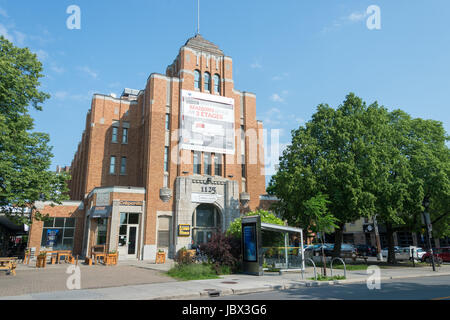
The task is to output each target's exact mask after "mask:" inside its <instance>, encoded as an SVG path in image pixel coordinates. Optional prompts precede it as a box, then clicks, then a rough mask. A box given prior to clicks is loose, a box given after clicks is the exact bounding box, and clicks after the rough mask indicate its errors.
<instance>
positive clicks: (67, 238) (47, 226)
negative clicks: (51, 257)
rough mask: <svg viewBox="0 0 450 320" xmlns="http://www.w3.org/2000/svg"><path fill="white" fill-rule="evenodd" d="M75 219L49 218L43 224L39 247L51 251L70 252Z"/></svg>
mask: <svg viewBox="0 0 450 320" xmlns="http://www.w3.org/2000/svg"><path fill="white" fill-rule="evenodd" d="M74 235H75V218H50V220H48V221H45V222H44V228H43V230H42V239H41V247H44V248H52V249H53V250H72V249H73V238H74Z"/></svg>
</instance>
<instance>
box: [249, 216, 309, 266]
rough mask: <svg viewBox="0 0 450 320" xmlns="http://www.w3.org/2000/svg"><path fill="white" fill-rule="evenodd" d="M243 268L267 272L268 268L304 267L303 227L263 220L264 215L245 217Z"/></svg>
mask: <svg viewBox="0 0 450 320" xmlns="http://www.w3.org/2000/svg"><path fill="white" fill-rule="evenodd" d="M241 241H242V252H243V254H242V259H243V261H242V262H243V271H244V273H247V274H252V275H263V274H264V268H267V269H268V270H271V269H277V270H278V271H280V272H282V271H286V270H304V269H305V261H304V245H303V230H302V229H300V228H293V227H289V226H280V225H275V224H270V223H264V222H261V217H260V216H250V217H243V218H242V239H241Z"/></svg>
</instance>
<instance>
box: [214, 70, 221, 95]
mask: <svg viewBox="0 0 450 320" xmlns="http://www.w3.org/2000/svg"><path fill="white" fill-rule="evenodd" d="M214 93H218V94H220V76H219V75H218V74H217V73H216V74H215V75H214Z"/></svg>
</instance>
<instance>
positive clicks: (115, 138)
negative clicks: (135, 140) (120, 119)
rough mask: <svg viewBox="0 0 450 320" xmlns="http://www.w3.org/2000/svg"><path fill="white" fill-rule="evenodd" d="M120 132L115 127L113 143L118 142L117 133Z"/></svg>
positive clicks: (113, 129)
mask: <svg viewBox="0 0 450 320" xmlns="http://www.w3.org/2000/svg"><path fill="white" fill-rule="evenodd" d="M118 132H119V128H117V127H113V128H112V140H111V141H112V142H114V143H116V142H117V133H118Z"/></svg>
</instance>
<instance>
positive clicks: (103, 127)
mask: <svg viewBox="0 0 450 320" xmlns="http://www.w3.org/2000/svg"><path fill="white" fill-rule="evenodd" d="M262 130H263V125H262V122H260V121H258V120H256V96H255V95H254V94H252V93H249V92H245V91H238V90H236V89H235V88H234V82H233V61H232V59H231V58H230V57H229V56H226V55H225V54H224V53H223V52H222V50H220V49H219V48H218V47H217V46H216V45H215V44H213V43H211V42H209V41H207V40H205V39H204V38H203V37H202V36H201V35H199V34H198V35H196V36H195V37H192V38H190V39H189V40H188V41H187V42H186V43H185V45H184V46H182V47H181V48H180V50H179V52H178V55H177V57H176V58H175V60H174V61H173V63H172V64H171V65H169V66H168V67H167V69H166V74H165V75H162V74H157V73H153V74H151V75H150V76H149V77H148V79H147V83H146V84H145V87H144V89H142V90H132V89H125V90H124V91H123V94H122V95H121V97H120V98H116V97H114V96H112V95H102V94H95V95H94V96H93V98H92V104H91V109H90V110H89V111H88V113H87V116H86V128H85V131H84V132H83V134H82V138H81V142H80V143H79V145H78V150H77V151H76V154H75V156H74V159H73V161H72V163H71V166H70V169H69V168H67V169H63V170H70V173H71V175H72V180H71V181H70V182H69V187H70V197H71V199H72V200H71V201H67V202H65V203H63V205H58V206H54V207H52V206H50V204H49V203H38V204H37V205H38V206H39V208H40V210H41V212H43V213H48V214H50V216H51V217H52V218H54V219H51V220H50V221H48V222H45V223H42V222H36V223H34V224H33V225H32V227H31V229H30V242H29V247H34V248H36V251H37V252H38V251H39V250H41V249H42V248H49V247H52V248H54V247H58V248H62V247H64V248H69V249H73V251H74V253H75V254H80V255H82V256H83V255H88V254H89V252H90V251H89V250H90V248H91V247H92V246H93V245H98V244H105V245H106V246H107V247H108V250H109V251H113V250H118V252H119V258H120V259H126V258H130V259H143V260H154V259H155V255H156V252H157V250H164V251H166V252H168V253H169V256H173V255H174V253H175V252H176V251H177V250H178V249H180V248H182V247H189V246H190V245H191V244H192V243H194V244H200V243H203V242H205V241H208V239H209V238H210V237H211V235H212V233H213V232H215V231H219V230H220V231H224V230H226V229H227V227H228V225H229V223H230V222H231V221H232V220H234V219H235V218H237V217H239V216H240V214H241V212H243V211H248V210H255V209H257V208H261V207H265V206H266V204H265V201H266V199H265V197H264V194H265V175H264V149H263V136H262Z"/></svg>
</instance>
